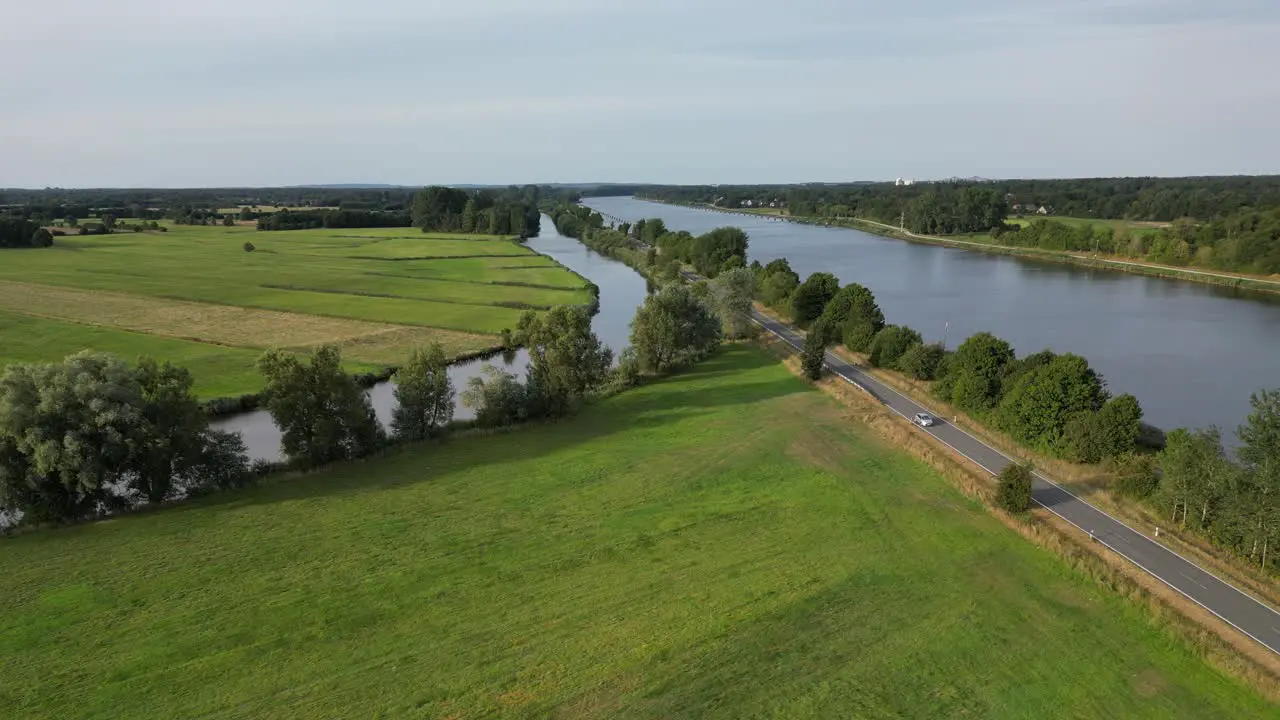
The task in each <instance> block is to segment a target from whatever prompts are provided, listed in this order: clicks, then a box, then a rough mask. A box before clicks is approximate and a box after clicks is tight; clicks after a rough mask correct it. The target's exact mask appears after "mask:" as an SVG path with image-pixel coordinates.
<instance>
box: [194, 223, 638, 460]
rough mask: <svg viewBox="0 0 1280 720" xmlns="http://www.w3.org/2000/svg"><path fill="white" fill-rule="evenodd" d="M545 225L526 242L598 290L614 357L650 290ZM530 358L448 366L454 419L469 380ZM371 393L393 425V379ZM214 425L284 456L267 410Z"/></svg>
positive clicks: (604, 334) (256, 451) (256, 456)
mask: <svg viewBox="0 0 1280 720" xmlns="http://www.w3.org/2000/svg"><path fill="white" fill-rule="evenodd" d="M541 228H542V229H541V232H540V233H539V235H538V236H537V237H535V238H530V239H529V241H528V242H527V243H526V246H527V247H529V248H530V249H532V250H534V251H536V252H539V253H542V254H543V255H546V256H547V257H550V258H553V259H554V260H556V261H557V262H559V263H560V264H561V265H564V266H565V267H567V268H569V269H571V270H573V271H575V272H577V273H578V274H580V275H582V276H583V277H585V278H587V279H588V280H590V281H591V282H593V283H595V284H596V285H597V286H598V287H599V288H600V312H599V313H598V314H597V315H596V316H595V318H593V319H592V321H591V325H592V328H593V329H594V330H595V332H596V335H597V336H599V338H600V339H601V340H603V341H604V342H605V344H607V345H608V346H609V347H610V348H612V349H613V354H614V358H615V359H616V358H617V356H618V353H619V352H621V351H622V349H623V348H624V347H626V346H627V344H628V343H627V338H628V337H629V336H630V333H631V328H630V325H631V318H632V317H633V316H634V315H635V313H636V308H637V307H639V305H640V304H641V303H643V302H644V298H645V296H646V295H647V294H648V289H647V283H646V281H645V279H644V278H643V277H641V276H640V275H639V274H638V273H637V272H635V271H634V270H632V269H631V268H629V267H627V266H626V265H624V264H622V263H620V262H618V261H617V260H612V259H610V258H607V257H605V256H603V255H600V254H599V253H596V252H594V251H592V250H589V249H587V247H586V246H585V245H583V244H582V243H580V242H578V241H577V240H574V239H573V238H569V237H564V236H563V235H561V234H560V233H558V232H556V227H555V224H554V223H552V222H551V218H550V217H548V216H546V215H543V216H542V226H541ZM528 362H529V355H528V353H526V352H524V351H523V350H521V351H520V352H517V353H515V354H514V357H511V358H509V359H508V358H503V357H501V356H499V357H495V358H494V359H492V360H473V361H470V362H465V363H458V364H456V365H452V366H450V368H449V378H450V379H451V380H452V381H453V387H454V389H455V390H457V392H458V397H457V399H456V402H455V405H454V418H456V419H462V420H465V419H470V418H473V417H475V413H474V412H472V411H471V409H470V408H467V407H465V406H464V405H463V404H462V391H463V390H465V389H466V387H467V382H468V381H469V380H470V379H471V378H473V377H478V376H480V375H481V374H482V373H483V370H484V367H485V366H487V365H496V366H498V367H501V368H503V369H505V370H507V371H508V372H512V373H515V374H516V375H519V376H520V377H521V379H523V377H524V371H525V368H526V367H527V366H528ZM369 396H370V399H371V400H372V401H373V408H374V410H375V411H377V413H378V419H379V420H380V421H382V424H383V425H384V426H387V427H390V424H391V411H392V410H393V409H394V408H395V383H393V382H384V383H379V384H378V385H375V386H374V387H373V388H372V389H371V390H370V391H369ZM211 425H212V426H213V427H215V428H217V429H219V430H229V431H235V432H239V433H240V435H241V437H243V438H244V441H245V445H246V446H247V448H248V450H249V458H250V459H251V460H272V461H274V460H281V459H283V456H282V455H281V452H280V436H281V433H280V430H279V428H277V427H276V425H275V423H274V422H273V421H272V419H271V414H270V413H268V412H267V411H266V410H255V411H253V412H248V413H241V414H239V415H230V416H227V417H223V418H219V419H217V420H215V421H214V422H212V423H211Z"/></svg>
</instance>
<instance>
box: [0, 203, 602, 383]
mask: <svg viewBox="0 0 1280 720" xmlns="http://www.w3.org/2000/svg"><path fill="white" fill-rule="evenodd" d="M246 241H249V242H252V243H253V244H254V246H255V248H256V250H255V251H254V252H251V253H250V252H245V251H244V248H243V246H244V243H245V242H246ZM67 289H72V290H74V291H78V292H68V291H67ZM107 294H109V295H107ZM37 298H38V299H39V301H37ZM590 300H591V297H590V295H589V294H588V293H587V291H586V289H585V287H584V283H583V281H582V279H581V278H579V277H578V276H576V275H574V274H573V273H571V272H569V271H568V270H566V269H564V268H563V267H560V266H559V265H557V264H555V263H554V262H553V261H552V260H550V259H549V258H546V257H543V256H541V255H538V254H537V253H535V252H533V251H532V250H529V249H528V248H526V247H525V246H523V245H521V244H519V243H517V242H514V241H512V240H511V239H508V238H499V237H493V236H474V235H447V234H441V235H427V234H423V233H418V232H416V231H414V230H413V229H412V228H373V229H363V228H361V229H343V230H300V231H285V232H258V231H256V230H255V229H253V228H251V227H233V228H225V227H221V226H217V227H213V226H210V227H203V226H196V227H193V226H178V225H174V226H170V231H169V232H166V233H131V232H122V233H117V234H114V235H108V236H92V237H81V236H66V237H59V238H57V240H56V242H55V245H54V247H53V248H52V249H49V250H21V251H17V250H15V251H6V252H5V253H4V254H3V257H2V258H0V312H6V313H10V314H21V315H28V316H39V317H38V319H29V321H28V322H27V323H26V327H27V330H28V331H30V332H33V333H35V334H36V335H37V336H38V337H37V338H34V339H23V340H20V341H18V342H17V343H16V344H18V345H21V346H22V347H21V348H19V349H14V350H10V351H4V350H0V362H5V361H11V360H13V359H16V358H17V357H21V358H23V359H27V360H41V359H43V360H56V359H60V358H61V355H59V354H57V353H61V352H62V350H63V349H64V348H68V347H74V348H75V349H77V350H78V349H81V345H82V344H83V343H86V342H90V343H92V344H91V345H89V347H92V348H94V349H101V350H110V351H112V352H116V353H118V354H121V355H124V356H129V357H132V356H136V355H138V354H141V353H143V352H146V353H149V354H157V355H158V357H160V358H161V359H169V360H173V361H175V362H179V363H182V364H192V363H194V364H198V365H200V368H198V369H199V370H200V371H201V372H210V373H213V374H214V376H213V377H208V378H200V382H201V387H202V391H203V390H210V389H212V388H219V389H221V390H226V391H227V392H229V393H231V394H241V393H246V392H254V391H256V390H258V389H260V388H261V380H260V379H259V378H257V377H256V374H255V373H248V374H246V373H245V372H243V371H242V370H238V369H233V368H243V367H245V364H244V363H243V362H242V359H243V357H244V356H245V354H246V353H248V354H251V355H252V356H253V357H256V356H257V355H258V354H259V352H260V351H261V350H262V349H264V348H268V347H275V346H285V347H297V348H298V349H305V348H306V347H311V346H314V345H315V344H318V343H320V342H330V341H332V342H341V343H343V344H344V345H346V346H349V347H352V348H355V349H356V351H358V352H361V353H363V354H362V355H361V356H359V357H353V358H352V359H353V360H355V361H357V362H362V363H374V364H382V365H386V364H395V363H397V362H399V361H400V360H403V358H404V357H406V356H407V355H408V352H409V349H410V348H411V347H412V346H413V345H417V344H422V343H425V342H430V341H439V342H441V343H442V344H444V345H445V347H446V350H447V351H448V352H451V353H455V354H464V353H471V352H475V351H478V350H482V349H485V348H489V347H493V346H495V345H496V344H497V339H496V335H497V334H498V333H500V332H501V331H502V330H503V329H504V328H511V327H514V326H515V324H516V321H517V320H518V318H519V316H520V313H521V312H522V310H523V308H530V307H531V308H547V307H551V306H555V305H572V304H585V303H588V302H590ZM191 303H196V304H198V305H197V307H199V308H204V309H206V310H207V313H205V314H207V315H208V316H209V317H195V316H196V315H198V314H199V313H193V311H192V310H191V307H190V304H191ZM220 308H221V310H220ZM228 308H251V309H254V310H259V311H271V312H261V313H257V314H256V315H253V316H252V317H242V316H241V315H242V314H241V315H237V314H236V313H235V312H232V311H230V310H227V309H228ZM166 319H168V322H167V324H166ZM67 322H75V323H78V324H80V325H97V326H99V328H100V330H101V331H100V332H89V331H88V330H87V329H80V330H77V331H75V332H72V333H69V334H67V335H66V336H65V337H62V338H60V339H59V341H58V342H51V341H49V340H48V339H49V338H51V337H54V336H56V335H58V334H59V333H63V332H64V330H65V324H66V323H67ZM301 326H306V327H309V328H311V329H312V330H314V332H310V333H309V334H307V339H306V341H305V342H303V341H299V340H297V338H296V337H294V336H297V335H298V333H297V332H295V331H294V329H295V328H297V327H301ZM397 328H408V329H409V330H407V331H405V332H390V331H394V330H396V329H397ZM119 331H129V332H126V333H123V334H122V333H121V332H119ZM137 333H147V334H152V335H159V336H168V338H170V340H165V341H163V342H161V341H157V342H152V343H147V342H145V340H146V338H144V337H142V336H140V335H138V334H137ZM131 338H132V339H138V340H139V343H138V347H137V348H136V349H135V348H134V347H133V345H132V344H131V343H130V342H129V340H130V339H131ZM177 341H197V342H194V343H193V342H186V343H185V344H184V343H180V342H177ZM208 344H217V345H222V346H225V347H224V348H223V349H220V350H218V351H214V350H211V349H210V348H209V347H208ZM144 346H145V348H146V349H144ZM42 348H43V349H47V351H48V353H49V354H48V355H47V356H45V357H34V356H35V355H39V351H40V350H41V349H42ZM184 350H185V351H184ZM250 351H251V352H250ZM251 365H252V363H249V366H251ZM192 369H193V370H196V369H197V368H195V367H193V368H192Z"/></svg>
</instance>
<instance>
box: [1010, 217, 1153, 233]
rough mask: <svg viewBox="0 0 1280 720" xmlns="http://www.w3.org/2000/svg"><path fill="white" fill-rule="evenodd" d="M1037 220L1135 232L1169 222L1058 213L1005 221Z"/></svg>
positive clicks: (1028, 222) (1146, 231)
mask: <svg viewBox="0 0 1280 720" xmlns="http://www.w3.org/2000/svg"><path fill="white" fill-rule="evenodd" d="M1035 220H1052V221H1054V222H1059V223H1062V224H1063V225H1095V226H1098V227H1110V228H1113V229H1119V228H1122V227H1127V228H1129V229H1130V230H1132V231H1133V232H1135V233H1154V232H1156V231H1158V230H1159V229H1160V228H1162V227H1165V226H1166V225H1168V224H1169V223H1158V222H1146V221H1139V220H1108V219H1104V218H1076V217H1062V216H1058V215H1045V216H1039V215H1027V216H1025V217H1017V216H1012V215H1011V216H1009V217H1008V218H1007V219H1006V220H1005V222H1007V223H1009V224H1010V225H1022V226H1027V225H1030V224H1031V223H1032V222H1033V221H1035Z"/></svg>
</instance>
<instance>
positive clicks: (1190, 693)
mask: <svg viewBox="0 0 1280 720" xmlns="http://www.w3.org/2000/svg"><path fill="white" fill-rule="evenodd" d="M0 572H2V573H3V574H4V575H5V577H6V583H5V584H4V586H3V588H2V589H0V601H2V602H3V605H4V607H5V608H6V612H5V613H4V614H3V616H2V617H0V672H2V673H3V675H4V677H5V678H6V682H5V683H4V684H3V686H0V702H2V703H3V704H4V706H5V707H8V708H10V709H11V710H12V711H13V712H14V713H15V714H16V715H19V716H22V717H29V718H41V717H50V718H52V717H57V718H74V717H86V716H106V715H111V716H127V717H131V718H147V717H166V718H167V717H175V716H181V717H193V716H213V717H231V716H252V717H321V716H327V717H351V716H373V715H377V716H390V717H399V716H414V717H420V716H429V717H436V716H440V717H472V716H480V715H485V716H515V717H546V716H557V717H655V716H656V717H712V716H718V717H734V718H737V717H744V716H749V715H750V716H759V715H769V716H775V717H787V718H796V717H850V716H928V717H956V716H961V715H964V716H970V717H1046V716H1070V717H1133V718H1138V717H1159V718H1163V717H1171V716H1180V717H1224V718H1225V717H1250V718H1261V717H1277V716H1280V713H1278V712H1277V709H1276V708H1275V707H1271V706H1268V705H1267V704H1266V702H1265V701H1264V700H1262V699H1261V698H1260V697H1258V696H1257V695H1255V694H1254V693H1253V692H1252V691H1250V690H1248V689H1247V688H1245V687H1244V686H1242V685H1241V684H1239V683H1238V682H1237V681H1235V680H1233V679H1231V678H1228V677H1226V676H1224V675H1222V674H1220V673H1219V672H1217V671H1216V670H1214V669H1212V668H1211V667H1209V666H1208V665H1206V664H1204V663H1203V662H1201V661H1200V660H1199V659H1198V658H1197V656H1196V655H1195V653H1194V651H1193V650H1191V649H1190V648H1189V647H1188V646H1186V645H1185V644H1183V643H1182V642H1180V641H1178V640H1175V639H1173V638H1171V637H1170V636H1168V635H1166V634H1165V633H1164V632H1163V631H1161V630H1159V629H1156V628H1155V627H1152V625H1151V624H1150V620H1149V619H1148V616H1147V615H1146V614H1145V613H1144V612H1143V611H1142V610H1141V609H1140V608H1139V607H1138V606H1136V605H1134V604H1132V603H1129V602H1126V601H1124V600H1122V599H1121V598H1119V597H1117V596H1115V595H1114V594H1113V593H1112V592H1111V591H1109V590H1107V589H1105V588H1104V587H1102V586H1100V585H1098V584H1096V583H1095V582H1093V581H1091V580H1089V579H1088V578H1086V577H1084V576H1082V575H1079V574H1077V573H1075V572H1073V571H1072V570H1071V569H1070V568H1069V567H1068V566H1067V565H1066V564H1065V563H1063V562H1062V561H1061V560H1059V559H1058V558H1056V557H1055V556H1053V555H1051V554H1050V553H1048V552H1046V551H1044V550H1041V549H1038V548H1036V547H1035V546H1033V545H1031V544H1029V543H1026V542H1025V541H1024V540H1023V539H1022V538H1021V537H1019V536H1018V535H1017V534H1016V533H1014V532H1012V531H1010V530H1009V529H1008V528H1006V527H1004V526H1003V525H1001V524H1000V522H999V521H998V520H997V519H996V518H995V517H993V516H992V515H990V514H989V513H988V512H987V511H986V510H984V509H983V508H982V507H981V506H980V505H979V504H978V503H976V502H975V501H972V500H970V499H967V498H966V497H964V496H963V495H961V494H960V493H959V492H958V491H956V490H955V489H953V488H952V487H951V486H950V485H949V484H947V482H946V481H944V480H943V479H942V478H941V477H940V476H939V475H938V474H937V473H936V472H934V471H933V470H931V469H929V468H928V467H926V466H925V465H923V464H921V463H919V462H917V461H915V460H913V459H912V458H910V457H908V456H907V455H905V454H903V453H901V452H899V451H898V450H896V449H895V448H892V447H889V446H887V445H885V444H884V443H882V441H880V440H878V439H876V438H875V437H874V436H873V435H872V434H871V431H869V430H867V429H866V428H865V427H863V426H861V425H857V424H854V423H852V422H850V421H849V420H848V419H847V416H846V412H845V411H844V410H843V409H842V408H841V406H839V405H838V404H836V403H835V402H834V401H832V400H831V399H829V398H827V397H826V396H824V395H823V394H821V393H819V392H816V391H814V390H813V389H812V388H811V387H810V386H808V385H807V384H806V383H803V382H801V381H799V380H797V379H795V378H794V377H792V376H790V375H789V373H788V371H787V370H786V369H785V368H783V367H782V366H780V365H779V364H778V363H777V362H776V361H775V360H774V359H773V358H772V357H770V356H768V355H767V354H765V353H763V352H762V351H759V350H755V349H751V348H747V347H742V346H739V347H734V348H731V349H729V350H727V351H725V352H723V353H721V354H719V355H717V356H716V357H714V358H713V359H712V360H710V361H708V362H706V363H704V364H702V365H700V366H698V367H697V368H695V369H693V370H692V371H690V372H688V373H685V374H683V375H679V376H676V377H674V378H671V379H667V380H664V381H661V382H657V383H654V384H651V385H648V386H644V387H641V388H639V389H636V390H633V391H629V392H627V393H624V394H622V395H619V396H615V397H613V398H611V399H608V400H606V401H603V402H601V403H598V404H596V405H593V406H589V407H587V408H586V409H585V410H584V412H583V413H582V414H581V415H580V416H578V417H576V418H573V419H570V420H567V421H564V422H561V423H557V424H553V425H546V426H539V427H534V428H527V429H525V430H521V431H518V432H515V433H512V434H509V435H505V436H503V437H501V438H500V439H499V438H494V437H483V436H481V437H471V438H459V439H455V440H453V441H450V442H448V443H445V444H443V445H427V446H421V447H416V448H412V449H408V450H406V451H404V452H402V453H400V454H397V455H394V456H390V457H385V458H381V459H378V460H374V461H369V462H365V463H360V464H352V465H347V466H342V467H338V468H334V469H330V470H326V471H322V472H319V473H315V474H311V475H307V476H303V477H300V478H295V479H292V480H289V481H286V482H281V483H278V484H275V485H269V486H263V487H258V488H255V489H252V490H248V491H245V492H242V493H236V494H231V495H225V496H220V497H217V498H211V499H208V500H205V501H201V502H196V503H192V504H189V505H185V506H183V507H180V508H174V509H170V510H166V511H161V512H156V513H152V514H144V515H136V516H129V517H123V518H120V519H117V520H114V521H109V522H101V523H95V524H90V525H84V526H78V527H73V528H67V529H63V530H57V531H47V532H41V533H35V534H31V535H27V536H23V537H19V538H15V539H12V540H9V541H6V542H3V543H0Z"/></svg>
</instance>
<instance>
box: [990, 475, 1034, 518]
mask: <svg viewBox="0 0 1280 720" xmlns="http://www.w3.org/2000/svg"><path fill="white" fill-rule="evenodd" d="M1031 473H1032V468H1031V466H1030V465H1022V464H1019V463H1009V464H1008V465H1006V466H1005V468H1004V470H1001V471H1000V476H999V482H1000V485H999V487H998V488H997V489H996V505H997V506H999V507H1000V508H1002V509H1004V510H1007V511H1008V512H1011V513H1020V512H1024V511H1026V509H1027V508H1029V507H1031Z"/></svg>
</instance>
